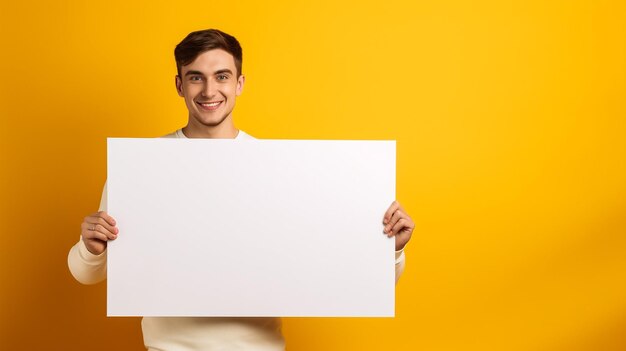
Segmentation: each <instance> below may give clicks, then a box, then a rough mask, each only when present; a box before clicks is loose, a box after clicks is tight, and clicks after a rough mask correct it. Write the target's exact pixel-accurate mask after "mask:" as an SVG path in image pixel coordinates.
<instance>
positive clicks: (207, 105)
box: [200, 101, 220, 107]
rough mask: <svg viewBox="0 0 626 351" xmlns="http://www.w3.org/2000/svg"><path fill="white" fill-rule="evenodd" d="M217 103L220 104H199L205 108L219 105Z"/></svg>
mask: <svg viewBox="0 0 626 351" xmlns="http://www.w3.org/2000/svg"><path fill="white" fill-rule="evenodd" d="M219 103H220V101H218V102H210V103H207V104H202V103H201V104H200V105H202V106H206V107H214V106H217V105H219Z"/></svg>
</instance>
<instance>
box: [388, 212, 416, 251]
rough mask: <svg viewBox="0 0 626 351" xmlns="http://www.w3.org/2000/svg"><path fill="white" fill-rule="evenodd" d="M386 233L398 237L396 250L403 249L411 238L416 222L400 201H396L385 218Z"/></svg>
mask: <svg viewBox="0 0 626 351" xmlns="http://www.w3.org/2000/svg"><path fill="white" fill-rule="evenodd" d="M383 225H384V226H385V228H384V230H383V231H384V233H385V234H386V235H387V236H388V237H390V238H391V237H392V236H395V237H396V251H399V250H402V249H403V248H404V245H406V243H407V242H409V239H411V234H413V229H415V223H413V220H412V219H411V217H409V215H408V214H406V212H405V211H404V209H403V208H402V206H400V203H398V201H394V202H393V203H392V204H391V206H389V209H388V210H387V212H385V217H384V218H383Z"/></svg>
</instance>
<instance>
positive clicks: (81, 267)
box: [67, 183, 107, 284]
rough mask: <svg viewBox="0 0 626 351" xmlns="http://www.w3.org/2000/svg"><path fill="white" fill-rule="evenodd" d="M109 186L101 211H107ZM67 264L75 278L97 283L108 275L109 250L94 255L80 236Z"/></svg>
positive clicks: (103, 196)
mask: <svg viewBox="0 0 626 351" xmlns="http://www.w3.org/2000/svg"><path fill="white" fill-rule="evenodd" d="M106 195H107V187H106V183H105V184H104V189H103V191H102V198H101V200H100V209H99V211H106V207H107V198H106ZM67 265H68V267H69V269H70V272H71V273H72V275H73V276H74V278H75V279H76V280H77V281H79V282H80V283H82V284H95V283H98V282H101V281H103V280H104V279H105V278H106V275H107V251H106V250H104V252H103V253H101V254H100V255H94V254H92V253H91V252H89V250H87V246H85V243H84V242H83V239H82V237H79V239H78V242H77V243H76V244H75V245H74V246H72V248H71V249H70V252H69V254H68V255H67Z"/></svg>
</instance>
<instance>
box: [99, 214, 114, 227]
mask: <svg viewBox="0 0 626 351" xmlns="http://www.w3.org/2000/svg"><path fill="white" fill-rule="evenodd" d="M98 213H99V214H100V218H102V219H104V220H105V221H106V222H107V223H108V224H109V225H111V226H114V227H115V225H116V223H117V222H116V221H115V219H113V217H111V216H110V215H109V214H108V213H107V212H106V211H100V212H98Z"/></svg>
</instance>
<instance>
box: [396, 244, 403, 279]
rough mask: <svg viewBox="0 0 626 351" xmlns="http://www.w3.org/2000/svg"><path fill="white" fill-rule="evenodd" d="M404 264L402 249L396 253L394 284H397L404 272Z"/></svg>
mask: <svg viewBox="0 0 626 351" xmlns="http://www.w3.org/2000/svg"><path fill="white" fill-rule="evenodd" d="M404 262H405V256H404V249H402V250H400V251H396V284H398V280H399V279H400V276H401V275H402V272H404Z"/></svg>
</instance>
